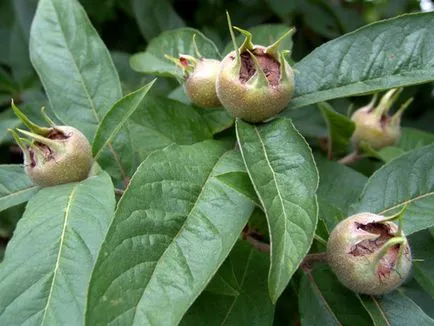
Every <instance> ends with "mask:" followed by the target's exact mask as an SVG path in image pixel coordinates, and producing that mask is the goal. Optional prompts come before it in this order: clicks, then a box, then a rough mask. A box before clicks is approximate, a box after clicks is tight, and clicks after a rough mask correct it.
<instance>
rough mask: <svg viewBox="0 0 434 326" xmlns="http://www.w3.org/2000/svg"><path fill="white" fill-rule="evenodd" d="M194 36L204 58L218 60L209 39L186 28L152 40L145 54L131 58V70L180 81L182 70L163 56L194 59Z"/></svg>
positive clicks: (138, 54)
mask: <svg viewBox="0 0 434 326" xmlns="http://www.w3.org/2000/svg"><path fill="white" fill-rule="evenodd" d="M194 34H196V44H197V46H198V48H199V50H200V53H201V55H202V56H203V57H204V58H208V59H220V53H219V50H218V49H217V47H216V46H215V44H214V43H213V42H212V41H211V40H210V39H209V38H207V37H206V36H205V35H203V34H202V33H201V32H199V31H198V30H195V29H193V28H187V27H186V28H179V29H175V30H172V31H167V32H164V33H161V34H160V35H159V36H158V37H156V38H154V39H153V40H152V41H151V42H150V43H149V45H148V47H147V48H146V52H139V53H136V54H134V55H133V56H132V57H131V59H130V64H131V68H133V69H134V70H135V71H138V72H143V73H146V74H154V75H158V76H166V77H176V78H179V79H180V80H181V79H182V78H183V73H182V70H181V69H180V68H177V67H176V65H175V64H174V63H173V62H171V61H169V60H167V59H166V58H164V55H166V54H167V55H170V56H172V57H178V56H179V55H180V54H189V55H192V56H195V57H196V52H195V49H194V46H193V35H194Z"/></svg>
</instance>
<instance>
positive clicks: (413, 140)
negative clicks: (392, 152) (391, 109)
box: [397, 128, 434, 152]
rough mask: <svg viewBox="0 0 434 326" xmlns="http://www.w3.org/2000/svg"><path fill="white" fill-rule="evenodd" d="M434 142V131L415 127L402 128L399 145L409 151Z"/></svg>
mask: <svg viewBox="0 0 434 326" xmlns="http://www.w3.org/2000/svg"><path fill="white" fill-rule="evenodd" d="M432 143H434V134H433V133H430V132H426V131H422V130H419V129H413V128H402V130H401V137H400V138H399V142H398V145H397V146H398V147H399V148H400V149H402V150H403V151H406V152H407V151H411V150H413V149H416V148H419V147H422V146H425V145H429V144H432Z"/></svg>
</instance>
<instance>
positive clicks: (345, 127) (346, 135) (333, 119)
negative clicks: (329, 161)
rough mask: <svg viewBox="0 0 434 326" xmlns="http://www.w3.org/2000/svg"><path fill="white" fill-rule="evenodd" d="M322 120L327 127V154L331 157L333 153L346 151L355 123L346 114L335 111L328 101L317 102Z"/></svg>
mask: <svg viewBox="0 0 434 326" xmlns="http://www.w3.org/2000/svg"><path fill="white" fill-rule="evenodd" d="M318 107H319V109H320V110H321V113H322V114H323V116H324V120H325V121H326V123H327V127H328V134H329V137H328V138H329V139H328V156H329V158H332V157H333V153H345V152H347V151H348V147H349V145H350V141H351V136H352V135H353V132H354V129H355V128H356V125H355V123H354V122H353V121H351V119H350V118H348V117H347V116H345V115H343V114H340V113H338V112H336V111H335V110H334V109H333V107H332V106H331V105H330V104H328V103H325V102H324V103H319V104H318Z"/></svg>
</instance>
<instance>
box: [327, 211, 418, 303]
mask: <svg viewBox="0 0 434 326" xmlns="http://www.w3.org/2000/svg"><path fill="white" fill-rule="evenodd" d="M390 219H391V218H387V217H384V216H381V215H376V214H371V213H360V214H356V215H353V216H350V217H348V218H347V219H345V220H343V221H341V222H340V223H339V224H338V225H337V226H336V227H335V229H334V230H333V231H332V233H331V234H330V237H329V240H328V243H327V259H328V262H329V264H330V267H331V268H332V270H333V272H334V273H335V274H336V276H337V278H338V279H339V281H340V282H341V283H342V284H344V285H345V286H346V287H347V288H349V289H350V290H352V291H354V292H358V293H364V294H370V295H382V294H385V293H388V292H390V291H392V290H394V289H396V288H397V287H398V286H400V285H401V284H402V283H403V282H404V280H405V279H406V277H407V276H408V274H409V272H410V269H411V265H412V259H411V251H410V247H409V245H408V241H407V238H406V237H405V235H404V234H403V233H402V231H401V230H400V229H399V228H398V226H397V225H396V224H395V223H393V222H391V221H390Z"/></svg>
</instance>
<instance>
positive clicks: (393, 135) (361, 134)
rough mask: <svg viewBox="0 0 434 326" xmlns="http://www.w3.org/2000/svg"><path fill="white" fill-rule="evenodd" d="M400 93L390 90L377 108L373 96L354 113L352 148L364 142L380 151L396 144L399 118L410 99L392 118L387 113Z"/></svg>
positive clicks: (399, 130) (398, 133) (396, 90)
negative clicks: (354, 126) (354, 127)
mask: <svg viewBox="0 0 434 326" xmlns="http://www.w3.org/2000/svg"><path fill="white" fill-rule="evenodd" d="M401 91H402V89H401V90H398V89H392V90H390V91H389V92H387V93H386V94H385V95H384V96H383V97H382V99H381V101H380V103H379V104H378V106H375V102H376V99H377V97H376V96H374V98H373V99H372V101H371V103H369V104H368V105H367V106H364V107H362V108H360V109H358V110H357V111H356V112H354V114H353V115H352V116H351V120H352V121H354V123H355V125H356V129H355V130H354V133H353V136H352V142H353V144H354V146H356V147H358V146H359V145H360V144H361V143H362V142H364V143H366V144H368V145H369V146H371V147H372V148H373V149H381V148H383V147H386V146H390V145H394V144H396V143H397V142H398V140H399V137H400V135H401V127H400V123H401V116H402V113H403V112H404V110H405V109H406V108H407V107H408V105H409V104H410V103H411V100H412V99H410V100H409V101H407V102H406V103H404V104H403V105H402V106H401V108H400V109H399V110H398V111H397V112H396V113H395V114H394V115H393V116H389V115H388V111H389V109H390V107H391V106H392V105H393V103H394V102H395V101H396V99H397V97H398V96H399V94H400V93H401Z"/></svg>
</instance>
